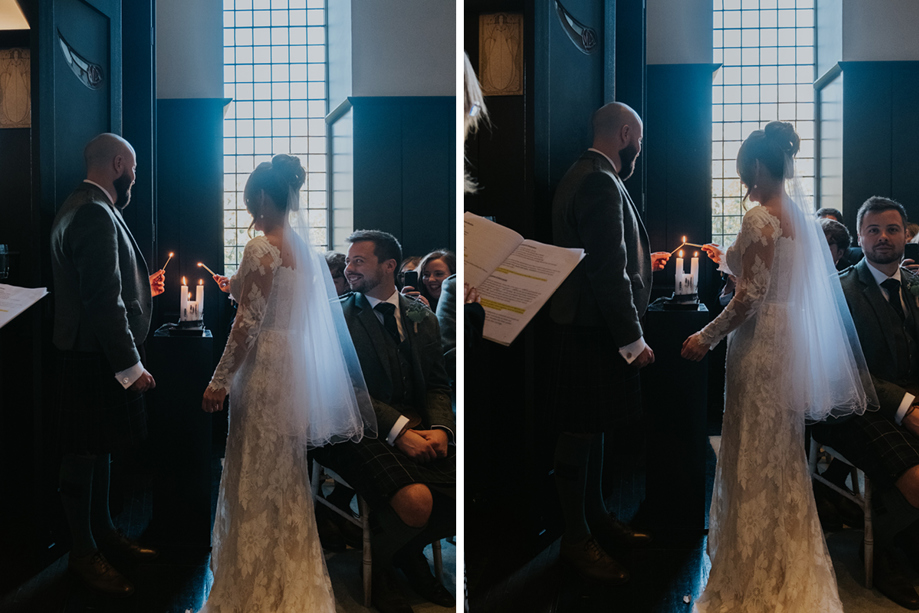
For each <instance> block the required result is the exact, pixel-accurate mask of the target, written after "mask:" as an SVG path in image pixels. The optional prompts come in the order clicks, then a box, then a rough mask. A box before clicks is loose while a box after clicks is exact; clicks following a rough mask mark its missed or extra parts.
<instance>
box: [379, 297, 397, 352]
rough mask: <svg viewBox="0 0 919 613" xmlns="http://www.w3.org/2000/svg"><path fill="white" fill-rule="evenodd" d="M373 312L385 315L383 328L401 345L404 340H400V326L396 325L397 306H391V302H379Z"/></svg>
mask: <svg viewBox="0 0 919 613" xmlns="http://www.w3.org/2000/svg"><path fill="white" fill-rule="evenodd" d="M373 310H374V311H379V312H380V313H382V314H383V327H384V328H386V331H387V332H389V335H390V336H392V337H393V339H395V341H396V343H401V342H402V339H400V338H399V326H398V325H396V305H394V304H390V303H389V302H379V303H377V305H376V306H375V307H373Z"/></svg>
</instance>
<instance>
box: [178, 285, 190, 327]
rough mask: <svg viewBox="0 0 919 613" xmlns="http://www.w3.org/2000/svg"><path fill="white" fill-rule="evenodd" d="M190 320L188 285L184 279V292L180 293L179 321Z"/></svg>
mask: <svg viewBox="0 0 919 613" xmlns="http://www.w3.org/2000/svg"><path fill="white" fill-rule="evenodd" d="M187 319H188V284H187V283H186V282H185V277H182V291H181V292H179V321H185V320H187Z"/></svg>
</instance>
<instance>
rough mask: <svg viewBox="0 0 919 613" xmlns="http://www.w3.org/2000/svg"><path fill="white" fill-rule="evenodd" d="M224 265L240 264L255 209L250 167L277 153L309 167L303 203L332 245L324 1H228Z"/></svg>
mask: <svg viewBox="0 0 919 613" xmlns="http://www.w3.org/2000/svg"><path fill="white" fill-rule="evenodd" d="M223 7H224V11H223V14H224V29H223V32H224V61H223V62H224V92H225V95H226V96H227V97H228V98H232V99H233V102H232V103H231V104H230V107H229V109H228V110H227V113H226V117H225V120H224V147H223V153H224V156H223V159H224V175H223V177H224V188H223V189H224V199H223V211H224V212H223V235H224V241H223V242H224V270H225V271H226V272H225V274H228V275H229V274H232V273H233V272H235V271H236V269H237V268H238V266H239V261H240V260H241V258H242V253H243V248H244V247H245V245H246V242H248V240H249V236H248V233H247V229H248V227H249V224H250V222H251V221H252V216H251V215H250V214H249V213H248V211H246V205H245V203H244V202H243V188H244V187H245V185H246V179H247V178H248V176H249V173H251V172H252V170H253V169H254V168H255V167H256V166H257V165H258V164H260V163H262V162H265V161H270V160H271V156H272V155H273V154H277V153H290V154H292V155H296V156H298V157H299V158H300V162H301V163H302V164H303V166H304V167H305V168H306V170H307V175H306V183H305V184H304V185H303V191H302V192H301V209H306V210H307V211H308V216H309V222H310V227H311V228H312V236H311V238H312V240H313V244H314V245H315V246H316V247H317V248H325V247H327V246H328V244H329V231H328V219H327V218H328V211H327V197H326V129H325V121H324V118H325V116H326V114H327V113H328V94H327V72H328V71H327V54H326V5H325V0H224V3H223Z"/></svg>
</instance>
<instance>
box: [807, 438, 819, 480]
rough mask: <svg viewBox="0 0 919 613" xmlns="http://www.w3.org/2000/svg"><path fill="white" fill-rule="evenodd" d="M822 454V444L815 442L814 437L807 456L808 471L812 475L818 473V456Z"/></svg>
mask: <svg viewBox="0 0 919 613" xmlns="http://www.w3.org/2000/svg"><path fill="white" fill-rule="evenodd" d="M819 453H820V443H818V442H817V441H815V440H814V437H811V448H810V451H809V452H808V454H807V469H808V471H809V472H810V474H812V475H813V474H814V473H816V472H817V455H818V454H819Z"/></svg>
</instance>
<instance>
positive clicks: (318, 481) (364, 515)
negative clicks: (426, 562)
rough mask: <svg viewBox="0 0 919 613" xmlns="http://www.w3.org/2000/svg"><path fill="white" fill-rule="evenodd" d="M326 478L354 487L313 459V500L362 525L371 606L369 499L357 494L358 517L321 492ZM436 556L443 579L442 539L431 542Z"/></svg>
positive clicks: (366, 586)
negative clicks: (335, 503) (339, 506)
mask: <svg viewBox="0 0 919 613" xmlns="http://www.w3.org/2000/svg"><path fill="white" fill-rule="evenodd" d="M326 479H332V480H333V481H335V482H336V483H340V484H342V485H343V486H345V487H347V488H350V489H354V488H352V487H351V486H350V485H348V482H347V481H345V480H344V479H342V477H341V476H340V475H339V474H338V473H336V472H335V471H333V470H332V469H330V468H327V467H325V466H322V465H321V464H320V463H319V462H317V461H316V460H313V475H312V477H311V479H310V488H311V489H312V494H313V500H315V501H316V502H318V503H320V504H323V505H325V506H326V507H328V508H329V509H331V510H332V511H334V512H335V513H338V514H339V515H340V516H342V517H344V518H345V519H346V520H348V521H349V522H351V523H352V524H354V525H356V526H358V527H360V529H361V532H362V533H363V543H362V550H363V557H362V560H361V564H362V568H361V576H362V577H363V580H364V606H365V607H368V608H369V607H370V594H371V591H370V590H371V589H372V585H371V571H372V570H373V560H372V558H371V549H370V506H369V505H368V504H367V501H366V500H364V498H363V496H360V495H358V496H357V508H358V517H354V515H352V514H351V513H346V512H345V511H342V510H341V509H339V508H338V507H337V506H335V505H334V504H332V503H331V502H329V501H328V500H326V499H325V497H323V496H321V495H320V494H319V488H320V487H321V486H322V483H323V481H325V480H326ZM431 548H432V550H433V552H432V553H433V557H434V575H435V576H436V577H437V580H438V581H443V579H442V577H443V566H444V565H443V553H442V552H441V545H440V541H434V542H433V543H432V544H431Z"/></svg>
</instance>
